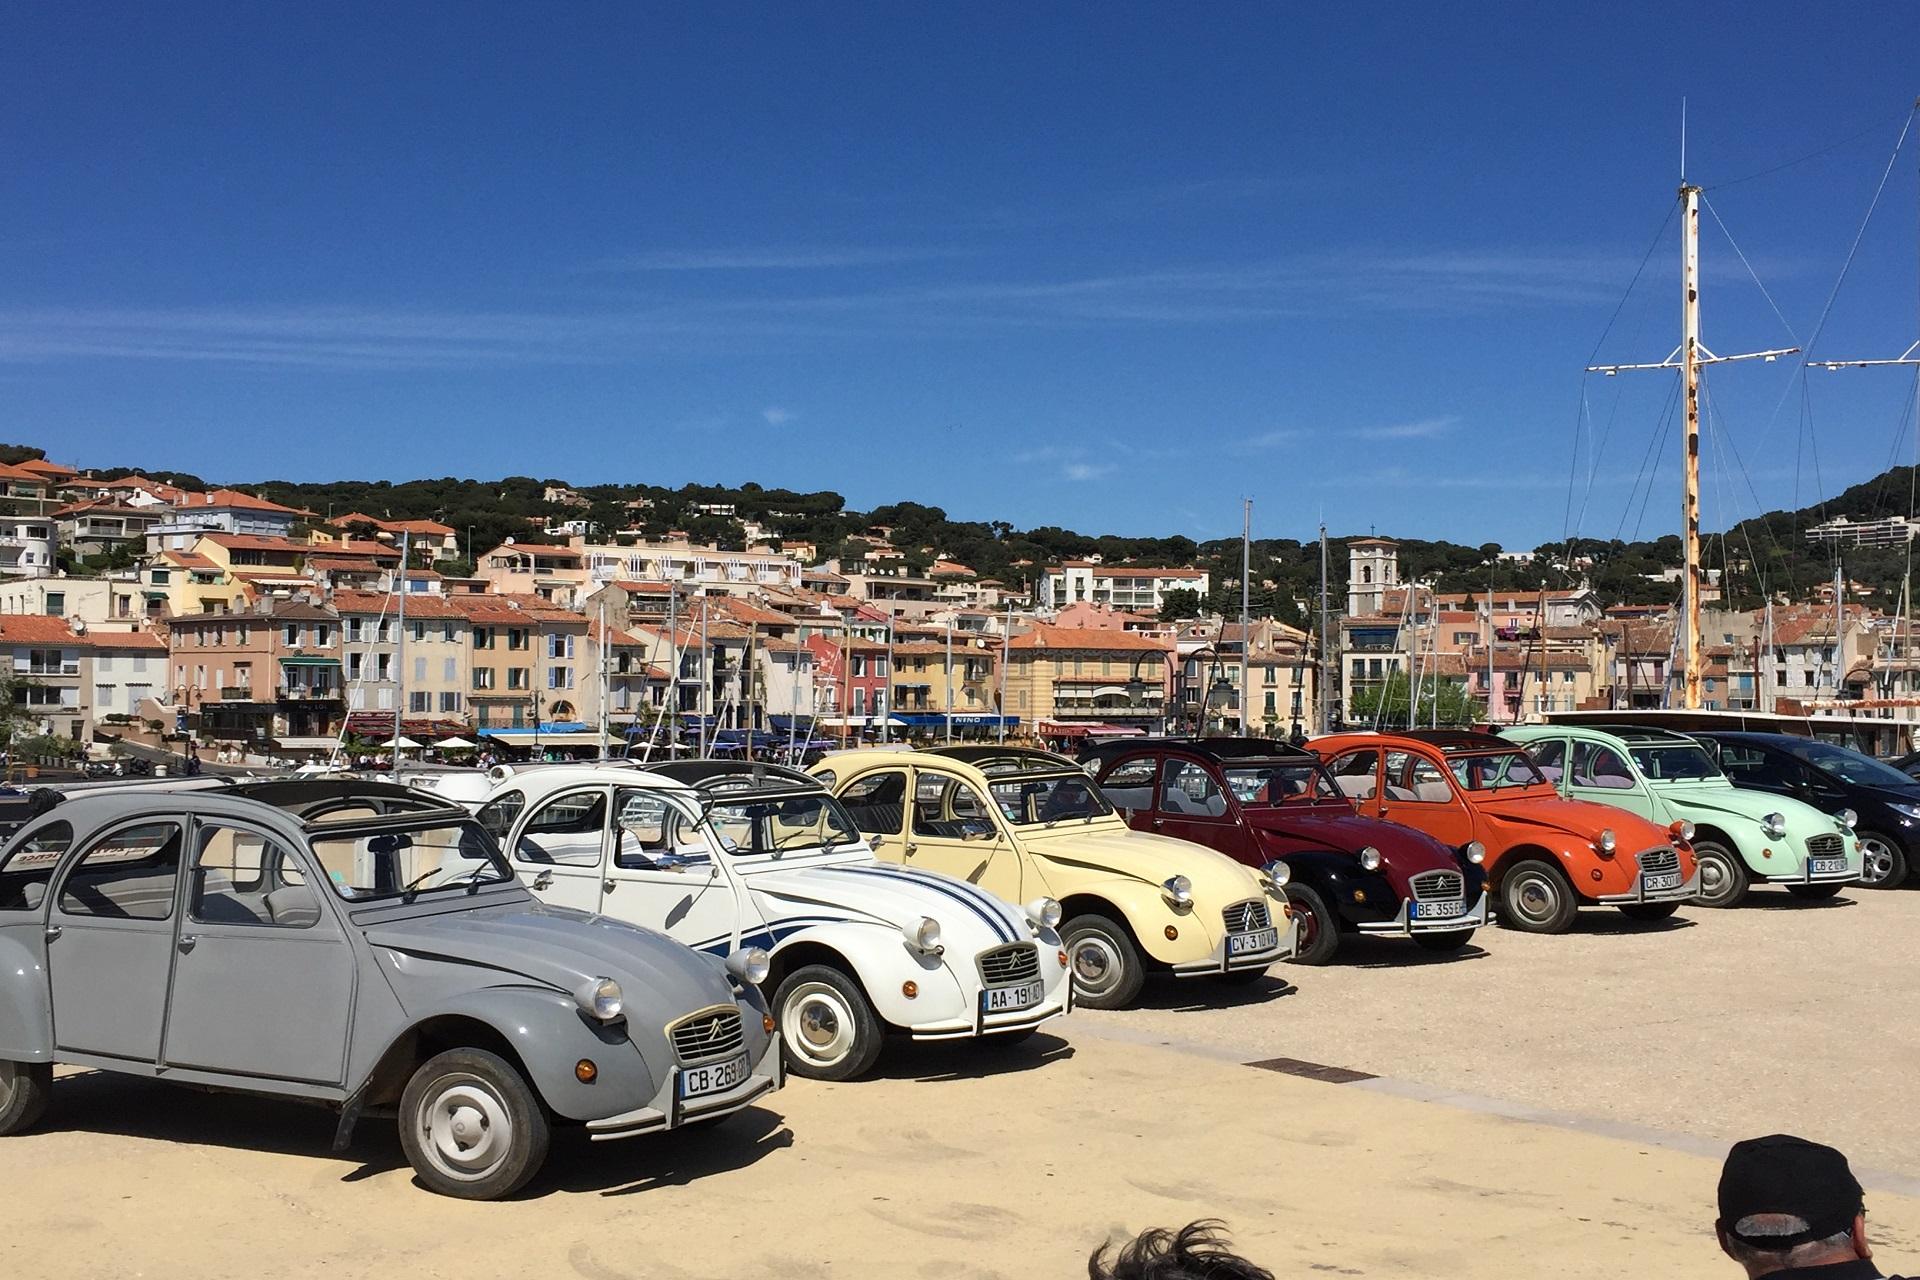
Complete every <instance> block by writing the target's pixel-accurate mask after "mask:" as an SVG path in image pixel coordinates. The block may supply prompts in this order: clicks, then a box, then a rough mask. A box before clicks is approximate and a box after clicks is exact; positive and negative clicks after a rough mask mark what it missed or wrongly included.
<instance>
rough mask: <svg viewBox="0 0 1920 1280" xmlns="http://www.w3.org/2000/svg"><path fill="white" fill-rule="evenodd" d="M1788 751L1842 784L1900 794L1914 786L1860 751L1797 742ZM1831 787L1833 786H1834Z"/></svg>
mask: <svg viewBox="0 0 1920 1280" xmlns="http://www.w3.org/2000/svg"><path fill="white" fill-rule="evenodd" d="M1787 750H1788V751H1789V752H1791V753H1792V754H1793V755H1795V756H1796V757H1798V758H1799V759H1801V760H1804V761H1805V762H1806V763H1808V764H1810V765H1812V766H1813V767H1814V768H1815V769H1817V770H1819V771H1820V773H1823V774H1825V775H1827V778H1837V779H1839V780H1840V781H1841V782H1847V783H1852V784H1854V785H1856V786H1865V787H1893V788H1896V789H1901V790H1904V789H1905V788H1907V787H1910V786H1912V785H1913V779H1911V778H1909V777H1907V776H1906V775H1905V774H1903V773H1901V772H1900V771H1899V770H1898V769H1895V768H1893V767H1892V766H1891V765H1885V764H1881V763H1880V762H1879V761H1878V760H1875V759H1874V758H1873V757H1872V756H1863V755H1861V754H1860V753H1859V752H1858V751H1849V750H1847V748H1845V747H1836V746H1834V745H1832V744H1831V743H1826V742H1813V741H1810V740H1809V741H1805V742H1800V741H1796V742H1795V743H1794V744H1793V745H1792V746H1790V747H1788V748H1787ZM1812 781H1815V782H1824V781H1826V779H1822V778H1819V777H1817V776H1816V777H1815V778H1814V779H1812ZM1828 785H1829V786H1831V783H1829V784H1828Z"/></svg>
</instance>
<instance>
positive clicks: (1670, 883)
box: [1640, 871, 1680, 893]
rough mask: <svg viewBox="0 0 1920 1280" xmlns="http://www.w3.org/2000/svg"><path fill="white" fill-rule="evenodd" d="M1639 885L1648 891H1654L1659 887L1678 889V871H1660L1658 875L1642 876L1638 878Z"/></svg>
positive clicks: (1659, 888)
mask: <svg viewBox="0 0 1920 1280" xmlns="http://www.w3.org/2000/svg"><path fill="white" fill-rule="evenodd" d="M1640 887H1641V888H1643V889H1645V890H1646V891H1647V892H1648V893H1654V892H1657V891H1658V890H1661V889H1678V888H1679V887H1680V873H1679V872H1678V871H1662V872H1661V873H1660V874H1659V875H1648V876H1642V877H1641V878H1640Z"/></svg>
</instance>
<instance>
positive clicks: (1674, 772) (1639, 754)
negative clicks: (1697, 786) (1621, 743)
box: [1629, 742, 1721, 782]
mask: <svg viewBox="0 0 1920 1280" xmlns="http://www.w3.org/2000/svg"><path fill="white" fill-rule="evenodd" d="M1629 754H1630V755H1632V756H1633V762H1634V763H1635V764H1637V765H1639V766H1640V772H1641V773H1642V774H1644V775H1646V776H1647V777H1648V778H1650V779H1652V780H1653V781H1655V782H1698V781H1700V780H1701V779H1703V778H1718V777H1720V776H1721V775H1720V766H1719V765H1717V764H1715V763H1714V762H1713V757H1712V756H1711V755H1709V754H1708V753H1707V749H1706V748H1705V747H1702V746H1698V745H1696V744H1695V743H1691V742H1688V743H1683V744H1679V745H1674V744H1671V743H1661V744H1659V745H1657V746H1646V747H1632V748H1629Z"/></svg>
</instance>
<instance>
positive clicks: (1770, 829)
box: [1760, 813, 1787, 840]
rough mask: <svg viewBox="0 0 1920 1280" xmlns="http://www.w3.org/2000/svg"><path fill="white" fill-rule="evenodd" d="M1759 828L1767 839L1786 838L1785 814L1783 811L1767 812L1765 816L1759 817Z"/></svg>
mask: <svg viewBox="0 0 1920 1280" xmlns="http://www.w3.org/2000/svg"><path fill="white" fill-rule="evenodd" d="M1760 829H1761V830H1762V831H1764V832H1766V833H1767V839H1769V840H1784V839H1786V838H1787V815H1786V814H1784V813H1770V814H1768V815H1767V816H1766V817H1764V818H1762V819H1760Z"/></svg>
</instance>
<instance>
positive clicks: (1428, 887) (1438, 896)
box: [1413, 871, 1467, 902]
mask: <svg viewBox="0 0 1920 1280" xmlns="http://www.w3.org/2000/svg"><path fill="white" fill-rule="evenodd" d="M1413 896H1414V900H1415V901H1418V902H1454V901H1457V900H1459V899H1461V898H1464V897H1466V896H1467V879H1466V877H1465V876H1463V875H1461V874H1460V873H1459V872H1458V871H1422V872H1421V873H1420V874H1419V875H1417V876H1415V877H1414V878H1413Z"/></svg>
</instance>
